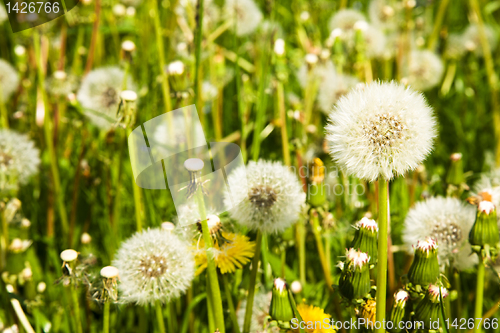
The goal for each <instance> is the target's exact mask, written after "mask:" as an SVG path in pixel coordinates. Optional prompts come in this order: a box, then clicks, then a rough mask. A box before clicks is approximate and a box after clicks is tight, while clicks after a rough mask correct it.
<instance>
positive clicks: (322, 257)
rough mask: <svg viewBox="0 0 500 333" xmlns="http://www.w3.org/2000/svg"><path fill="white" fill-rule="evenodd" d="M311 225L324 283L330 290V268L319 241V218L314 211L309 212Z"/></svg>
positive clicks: (321, 243) (321, 242) (331, 282)
mask: <svg viewBox="0 0 500 333" xmlns="http://www.w3.org/2000/svg"><path fill="white" fill-rule="evenodd" d="M310 216H311V223H312V231H313V234H314V238H315V239H316V246H317V248H318V256H319V260H320V262H321V268H322V269H323V274H324V275H325V282H326V284H327V286H328V289H330V290H331V289H332V288H333V287H332V286H333V281H332V277H331V274H330V268H329V265H328V263H327V260H326V255H325V248H324V246H323V241H322V240H321V235H322V234H321V233H320V225H319V218H318V212H316V211H311V215H310Z"/></svg>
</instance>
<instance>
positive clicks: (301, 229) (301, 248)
mask: <svg viewBox="0 0 500 333" xmlns="http://www.w3.org/2000/svg"><path fill="white" fill-rule="evenodd" d="M305 229H306V228H305V225H304V221H302V219H300V220H299V221H298V222H297V225H296V227H295V236H296V238H297V247H298V252H299V253H298V255H299V280H300V283H301V284H302V285H303V286H304V285H305V284H306V235H305Z"/></svg>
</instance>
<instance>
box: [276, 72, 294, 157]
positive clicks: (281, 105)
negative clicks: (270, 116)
mask: <svg viewBox="0 0 500 333" xmlns="http://www.w3.org/2000/svg"><path fill="white" fill-rule="evenodd" d="M276 95H277V97H278V109H279V112H280V120H281V144H282V146H283V160H284V162H285V165H288V166H289V165H291V158H290V148H289V147H288V129H287V121H286V120H287V119H286V111H285V92H284V89H283V82H281V81H278V85H277V87H276Z"/></svg>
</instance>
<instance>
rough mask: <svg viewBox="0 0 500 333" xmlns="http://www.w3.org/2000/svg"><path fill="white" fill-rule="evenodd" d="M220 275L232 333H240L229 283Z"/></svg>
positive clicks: (223, 275) (225, 277)
mask: <svg viewBox="0 0 500 333" xmlns="http://www.w3.org/2000/svg"><path fill="white" fill-rule="evenodd" d="M221 275H222V283H223V284H224V292H225V293H226V299H227V306H228V308H229V316H230V317H231V321H232V322H233V332H234V333H240V327H239V325H238V317H236V311H235V310H234V303H233V297H232V295H231V289H230V288H229V283H228V282H227V276H226V274H221Z"/></svg>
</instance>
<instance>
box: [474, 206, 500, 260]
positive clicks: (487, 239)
mask: <svg viewBox="0 0 500 333" xmlns="http://www.w3.org/2000/svg"><path fill="white" fill-rule="evenodd" d="M469 242H470V244H471V245H472V249H473V251H475V252H476V253H478V254H480V253H481V250H483V249H484V250H486V251H487V252H488V253H486V255H487V256H489V255H490V253H489V252H490V251H491V255H492V256H493V258H496V256H497V252H498V250H497V247H498V243H499V242H500V239H499V234H498V225H497V212H496V209H495V205H494V204H493V203H492V202H490V201H481V202H480V203H479V205H478V208H477V215H476V222H475V223H474V225H473V226H472V229H471V231H470V233H469Z"/></svg>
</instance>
